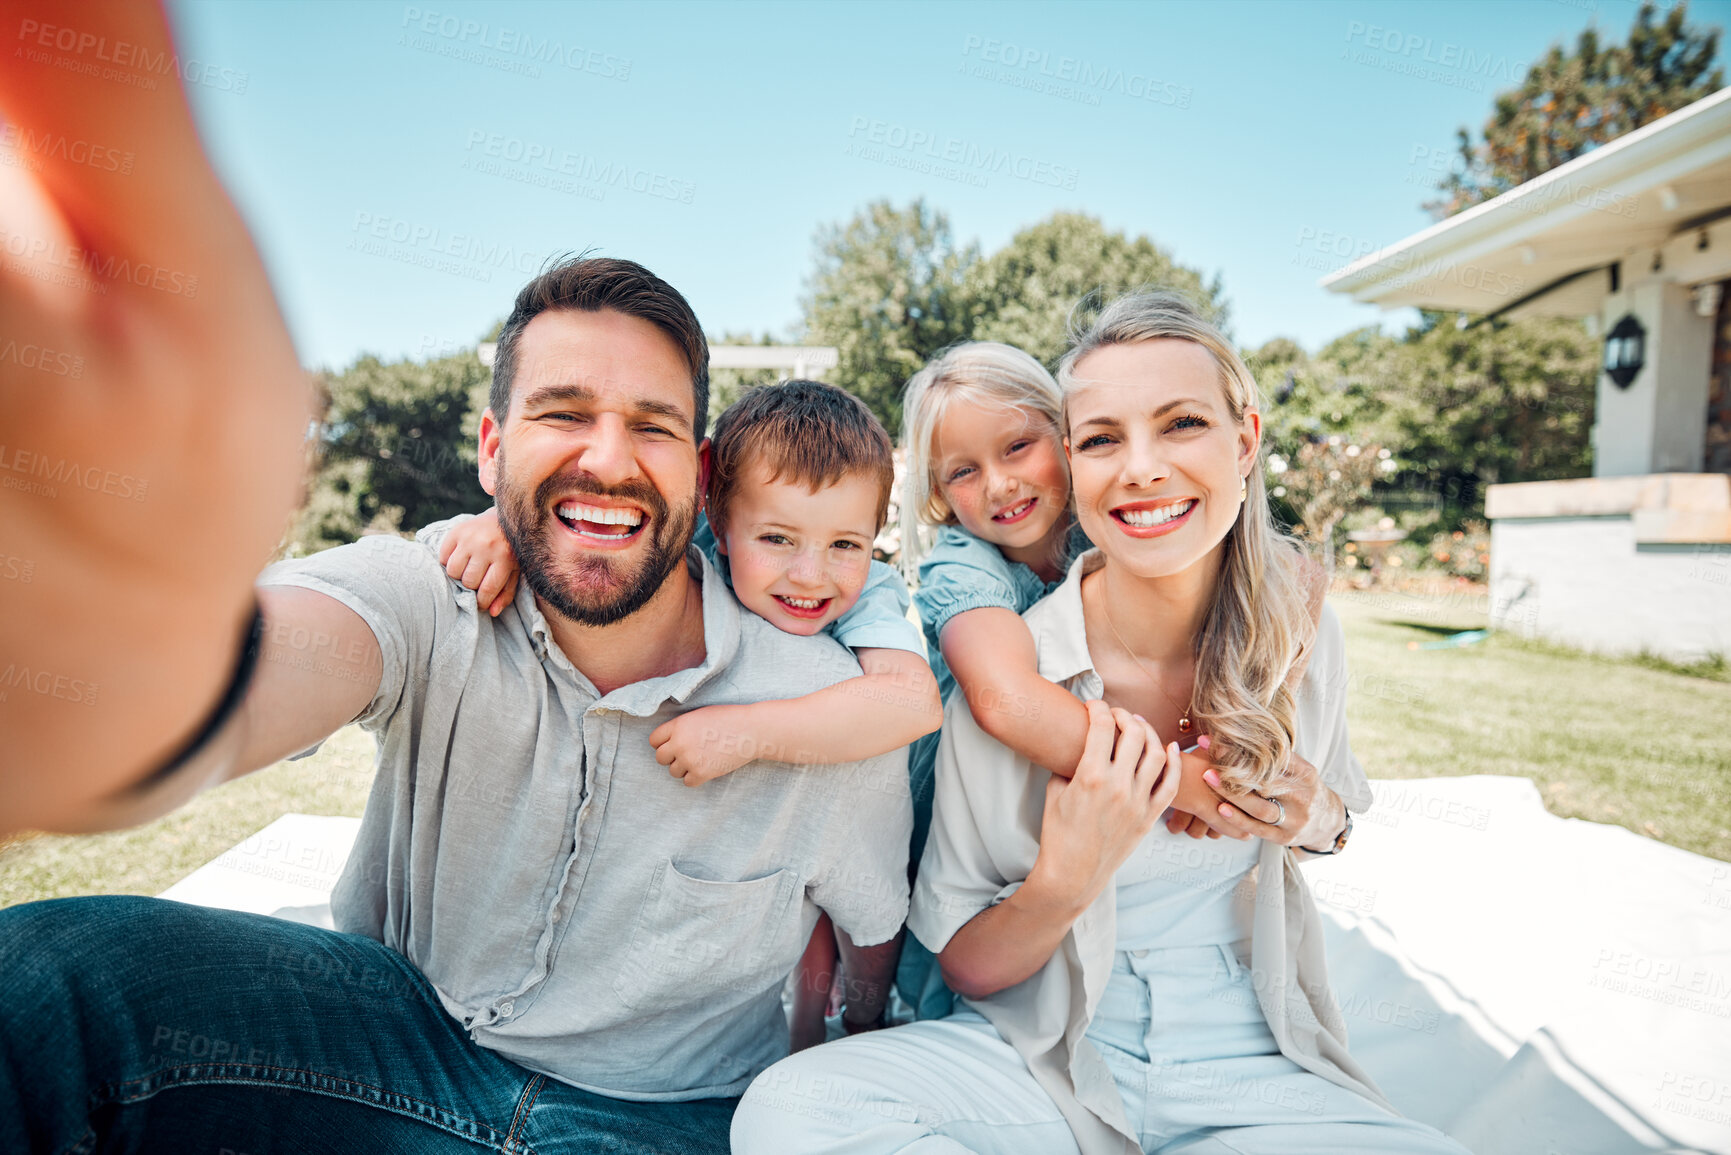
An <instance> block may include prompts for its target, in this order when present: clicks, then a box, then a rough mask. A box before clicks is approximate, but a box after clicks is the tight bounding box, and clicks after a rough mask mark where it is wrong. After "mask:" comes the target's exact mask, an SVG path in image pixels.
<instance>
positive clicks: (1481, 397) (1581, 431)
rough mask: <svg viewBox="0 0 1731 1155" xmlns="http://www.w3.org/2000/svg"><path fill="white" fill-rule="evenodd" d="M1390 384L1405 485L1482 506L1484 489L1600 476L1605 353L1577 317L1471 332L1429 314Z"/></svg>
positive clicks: (1386, 397)
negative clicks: (1596, 472)
mask: <svg viewBox="0 0 1731 1155" xmlns="http://www.w3.org/2000/svg"><path fill="white" fill-rule="evenodd" d="M1422 318H1423V319H1422V322H1421V324H1420V325H1419V326H1418V328H1416V329H1414V330H1413V331H1412V332H1411V333H1409V334H1408V338H1407V340H1406V341H1405V342H1404V343H1403V345H1402V351H1403V353H1404V354H1405V355H1404V357H1402V358H1400V360H1401V361H1402V362H1404V364H1402V365H1401V367H1400V372H1399V373H1398V374H1397V375H1395V376H1392V377H1389V378H1386V379H1385V380H1384V382H1383V384H1382V387H1381V389H1380V400H1381V401H1382V402H1383V403H1384V404H1385V405H1386V406H1387V411H1386V414H1385V417H1384V421H1385V422H1386V423H1387V424H1388V426H1389V427H1390V428H1392V429H1393V430H1394V431H1395V432H1396V435H1397V437H1398V438H1399V459H1400V464H1401V467H1402V477H1401V478H1400V481H1402V482H1404V483H1405V484H1407V485H1409V486H1410V485H1413V484H1415V483H1417V484H1419V485H1420V486H1422V487H1424V488H1428V489H1431V490H1433V491H1435V492H1438V493H1439V494H1440V495H1441V496H1442V497H1443V498H1444V499H1445V501H1446V500H1450V499H1452V498H1456V497H1458V498H1459V500H1460V502H1461V503H1462V504H1470V505H1472V506H1474V507H1478V506H1482V502H1483V497H1482V493H1483V488H1484V487H1485V486H1487V485H1495V484H1497V483H1499V482H1507V481H1545V480H1551V479H1555V478H1563V477H1580V476H1583V475H1584V474H1587V473H1589V472H1591V466H1592V451H1591V447H1590V445H1589V442H1588V435H1589V432H1590V430H1591V428H1592V424H1593V396H1594V389H1595V386H1596V383H1597V380H1598V345H1597V342H1595V341H1594V340H1593V338H1591V337H1589V336H1588V335H1587V330H1586V326H1585V325H1583V324H1582V323H1581V322H1580V321H1579V320H1575V319H1572V318H1549V317H1545V318H1540V317H1534V318H1529V319H1527V320H1524V321H1520V322H1518V323H1515V324H1509V325H1480V326H1477V327H1475V328H1471V329H1462V328H1460V327H1459V326H1458V325H1457V324H1456V323H1455V322H1456V319H1457V315H1456V314H1454V313H1434V312H1426V313H1424V314H1422Z"/></svg>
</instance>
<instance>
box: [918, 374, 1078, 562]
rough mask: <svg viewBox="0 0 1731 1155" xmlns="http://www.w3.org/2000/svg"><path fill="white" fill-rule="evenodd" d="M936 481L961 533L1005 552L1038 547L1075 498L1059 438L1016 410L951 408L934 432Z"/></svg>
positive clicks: (1037, 417) (1042, 421)
mask: <svg viewBox="0 0 1731 1155" xmlns="http://www.w3.org/2000/svg"><path fill="white" fill-rule="evenodd" d="M932 478H933V480H934V481H935V483H936V486H937V491H938V494H939V496H941V497H942V498H943V499H944V501H945V502H947V503H948V504H949V507H950V509H951V510H953V511H954V512H955V515H956V520H957V521H958V522H960V523H961V527H962V528H963V529H965V530H967V531H968V532H969V533H971V534H973V535H974V536H975V537H977V538H979V539H981V540H982V541H989V542H991V543H992V544H993V545H995V546H997V547H999V548H1000V549H1028V548H1031V547H1034V546H1038V545H1039V544H1040V543H1041V542H1043V541H1044V540H1045V539H1046V535H1047V534H1048V533H1050V532H1051V531H1052V527H1053V526H1054V525H1055V524H1056V523H1057V521H1058V519H1059V518H1060V517H1062V516H1063V514H1064V508H1065V506H1066V505H1067V504H1068V502H1069V498H1070V479H1069V477H1068V472H1067V470H1066V469H1065V467H1064V455H1063V453H1062V451H1061V448H1060V442H1059V438H1058V431H1057V430H1056V429H1055V428H1053V427H1052V424H1051V422H1049V421H1048V420H1047V419H1046V418H1045V417H1044V416H1043V415H1041V414H1039V413H1036V412H1031V411H1029V410H1025V409H1020V408H1017V407H1015V406H1013V405H1005V404H999V403H992V402H987V403H985V404H978V403H971V402H968V401H959V403H957V404H953V405H951V406H950V407H949V410H948V412H946V413H945V414H944V416H943V419H942V420H941V421H939V422H938V425H937V428H936V430H934V432H933V436H932Z"/></svg>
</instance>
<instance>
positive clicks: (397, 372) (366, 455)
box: [291, 352, 492, 552]
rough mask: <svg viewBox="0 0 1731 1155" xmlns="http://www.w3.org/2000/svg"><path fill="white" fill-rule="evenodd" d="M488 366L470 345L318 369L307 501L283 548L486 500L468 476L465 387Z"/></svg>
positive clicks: (476, 382) (479, 380)
mask: <svg viewBox="0 0 1731 1155" xmlns="http://www.w3.org/2000/svg"><path fill="white" fill-rule="evenodd" d="M490 377H491V374H490V373H489V372H488V370H487V368H486V366H484V365H482V364H481V363H480V361H478V360H477V359H476V357H475V355H474V353H473V352H465V353H460V354H456V355H453V356H450V357H441V358H436V359H434V360H430V361H425V362H415V361H410V360H403V361H394V362H389V363H387V362H382V361H380V360H379V359H378V358H377V357H374V356H371V355H366V356H362V357H360V358H359V359H357V360H356V361H355V363H354V364H352V365H350V366H349V367H348V368H347V369H344V370H343V371H342V372H341V373H336V374H330V373H324V374H320V384H321V386H322V389H323V392H324V394H325V397H326V399H327V401H326V405H325V413H324V417H323V419H322V420H321V422H320V425H319V429H318V437H317V441H316V445H317V450H316V462H315V465H316V470H317V472H316V473H315V475H314V478H313V481H312V484H311V488H310V492H309V494H308V500H307V505H306V507H305V509H303V510H302V512H301V515H300V517H299V518H298V519H297V522H296V525H295V527H294V529H293V530H292V531H291V541H292V544H291V551H292V552H312V551H315V550H319V549H323V548H326V547H327V546H332V545H340V544H342V543H344V542H348V541H353V540H354V539H355V538H356V537H358V536H360V535H361V534H362V533H364V532H373V533H378V532H396V531H412V530H416V529H419V528H420V527H421V526H423V525H425V524H427V523H428V522H432V521H438V520H441V519H442V518H446V517H450V516H452V515H454V514H458V513H474V512H478V511H480V510H483V509H485V508H487V507H488V506H489V505H490V504H491V503H492V499H491V498H490V497H488V496H487V494H486V493H485V492H484V491H483V490H482V489H481V487H480V485H479V484H478V483H477V481H476V479H475V443H474V427H473V426H472V424H471V423H470V422H469V420H468V414H469V411H470V410H471V408H472V407H473V404H474V396H473V395H474V394H475V393H476V392H481V393H484V392H485V389H486V383H487V381H488V380H489V379H490Z"/></svg>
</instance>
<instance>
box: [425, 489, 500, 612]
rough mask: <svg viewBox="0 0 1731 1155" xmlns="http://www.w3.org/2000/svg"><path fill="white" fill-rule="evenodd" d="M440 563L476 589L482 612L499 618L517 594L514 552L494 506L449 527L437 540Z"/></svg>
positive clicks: (457, 577) (467, 586) (468, 585)
mask: <svg viewBox="0 0 1731 1155" xmlns="http://www.w3.org/2000/svg"><path fill="white" fill-rule="evenodd" d="M439 563H440V564H441V565H443V566H444V567H445V572H446V573H447V574H449V575H451V576H452V577H454V578H456V579H457V580H458V581H460V582H462V583H463V586H464V588H466V589H472V590H474V591H475V604H476V605H478V606H480V607H481V610H482V612H484V613H489V614H491V615H493V616H494V617H498V616H499V614H500V613H501V612H503V610H504V609H505V607H506V606H508V605H510V604H511V600H512V599H513V598H515V597H516V596H517V555H516V554H515V553H513V552H512V551H511V543H510V542H509V541H506V540H505V531H504V530H503V529H501V528H500V527H499V511H498V510H496V509H489V510H488V511H487V512H486V513H483V514H480V515H478V516H476V517H472V518H470V519H469V520H468V521H465V522H461V523H460V524H458V525H455V526H453V527H451V529H450V531H449V532H448V533H446V534H445V540H444V541H442V542H440V543H439Z"/></svg>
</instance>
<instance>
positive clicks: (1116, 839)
mask: <svg viewBox="0 0 1731 1155" xmlns="http://www.w3.org/2000/svg"><path fill="white" fill-rule="evenodd" d="M1086 705H1087V707H1088V737H1087V741H1086V744H1085V745H1084V747H1083V750H1082V760H1081V762H1080V763H1079V764H1078V765H1077V766H1076V776H1075V777H1074V778H1069V779H1065V778H1061V777H1059V776H1058V775H1056V774H1054V775H1052V778H1051V781H1050V782H1048V783H1047V785H1046V810H1045V818H1044V822H1043V825H1042V826H1041V829H1040V856H1039V858H1037V859H1036V860H1035V861H1034V869H1033V870H1032V871H1030V872H1029V874H1028V877H1027V879H1025V880H1024V881H1023V883H1022V885H1021V887H1020V888H1018V889H1017V890H1016V891H1015V893H1013V894H1011V895H1010V896H1009V897H1008V898H1006V899H1004V900H1003V901H1002V902H999V903H996V904H994V905H992V906H988V907H986V909H984V910H982V911H980V912H979V913H978V914H976V915H974V917H973V918H971V919H969V920H968V922H967V923H966V924H965V925H963V927H962V928H961V929H960V930H958V931H957V932H956V933H955V935H954V936H953V937H952V938H951V939H950V941H949V945H947V946H945V947H944V949H943V950H942V951H940V952H938V965H939V967H941V968H942V970H943V974H944V981H945V982H947V983H949V985H950V989H952V990H954V991H955V992H956V993H957V994H959V995H962V996H963V997H964V998H970V999H978V998H985V997H987V996H989V995H993V994H996V993H997V992H998V991H1001V990H1004V989H1005V988H1007V987H1012V986H1015V985H1016V984H1017V983H1019V982H1023V981H1025V980H1026V979H1027V978H1028V977H1029V976H1030V975H1032V974H1034V973H1035V972H1036V971H1038V970H1039V969H1040V968H1041V967H1043V966H1045V965H1046V964H1047V963H1048V962H1049V961H1051V958H1052V952H1054V951H1055V950H1057V949H1058V945H1059V944H1060V943H1062V942H1063V941H1064V937H1065V936H1066V935H1068V934H1069V933H1070V928H1071V926H1073V925H1074V924H1075V921H1076V919H1078V918H1079V917H1081V915H1082V912H1083V911H1085V910H1087V909H1088V907H1089V906H1091V905H1092V904H1093V902H1094V900H1095V899H1096V898H1098V897H1099V896H1100V894H1101V892H1102V891H1104V890H1105V889H1106V887H1108V886H1110V885H1111V884H1112V876H1113V875H1114V874H1115V873H1117V870H1118V867H1120V866H1121V865H1123V863H1124V860H1125V859H1126V858H1128V857H1130V852H1131V851H1132V850H1134V849H1135V848H1136V844H1137V843H1139V842H1141V841H1142V838H1143V837H1144V836H1145V835H1146V834H1147V833H1148V831H1149V830H1150V829H1152V828H1153V826H1154V823H1155V821H1156V820H1158V819H1159V817H1160V813H1161V811H1163V810H1165V809H1166V808H1167V807H1168V806H1170V805H1171V804H1172V798H1173V795H1175V794H1176V793H1177V792H1178V776H1179V774H1178V764H1179V754H1178V745H1177V743H1173V744H1172V745H1171V746H1168V747H1166V749H1165V750H1164V751H1162V750H1161V748H1160V739H1159V736H1158V735H1156V734H1155V733H1154V728H1153V727H1152V726H1150V725H1149V724H1148V723H1147V722H1146V721H1145V720H1143V719H1141V718H1138V717H1136V716H1135V715H1133V714H1131V713H1129V712H1127V711H1125V710H1112V709H1108V708H1107V706H1106V703H1104V702H1099V701H1095V702H1088V703H1086ZM1114 739H1115V740H1116V741H1115V742H1114Z"/></svg>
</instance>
